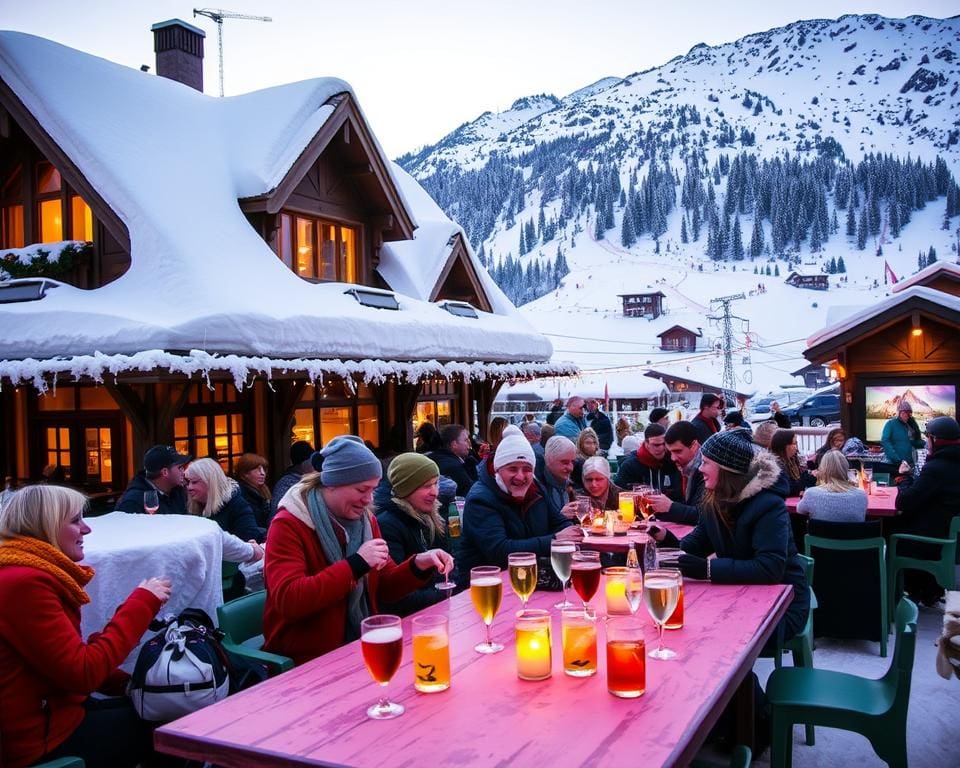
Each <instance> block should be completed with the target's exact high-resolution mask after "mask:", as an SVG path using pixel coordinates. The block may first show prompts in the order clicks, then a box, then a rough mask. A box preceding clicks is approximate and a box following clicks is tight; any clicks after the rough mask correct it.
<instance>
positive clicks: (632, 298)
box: [617, 291, 667, 320]
mask: <svg viewBox="0 0 960 768" xmlns="http://www.w3.org/2000/svg"><path fill="white" fill-rule="evenodd" d="M617 295H618V296H619V297H620V298H621V299H623V316H624V317H646V318H647V319H649V320H655V319H656V318H658V317H660V315H662V314H663V311H664V309H663V300H664V299H665V298H667V297H666V296H665V295H664V294H663V293H662V292H661V291H655V292H654V293H620V294H617Z"/></svg>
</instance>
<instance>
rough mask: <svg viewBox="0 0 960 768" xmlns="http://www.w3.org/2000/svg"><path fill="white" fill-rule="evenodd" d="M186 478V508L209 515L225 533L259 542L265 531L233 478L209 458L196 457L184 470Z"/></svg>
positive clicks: (195, 513) (201, 514) (200, 514)
mask: <svg viewBox="0 0 960 768" xmlns="http://www.w3.org/2000/svg"><path fill="white" fill-rule="evenodd" d="M184 477H185V478H186V481H187V497H188V501H187V511H188V512H189V513H190V514H191V515H199V516H200V517H209V518H211V519H212V520H214V521H215V522H216V523H217V525H219V526H220V527H221V528H222V529H223V530H225V531H226V532H227V533H232V534H233V535H234V536H237V537H239V538H240V539H243V540H244V541H255V542H260V543H262V542H263V540H264V539H265V538H266V535H267V534H266V531H264V529H263V528H261V527H260V526H258V525H257V521H256V519H255V518H254V516H253V510H252V509H250V505H249V504H247V502H246V500H245V499H244V498H243V494H242V493H240V487H239V485H238V484H237V481H236V480H234V479H233V478H230V477H227V476H226V475H225V474H224V473H223V469H221V467H220V465H219V464H218V463H217V462H215V461H214V460H213V459H197V460H196V461H194V462H192V463H191V464H190V466H189V467H187V471H186V472H185V473H184Z"/></svg>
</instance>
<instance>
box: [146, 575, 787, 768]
mask: <svg viewBox="0 0 960 768" xmlns="http://www.w3.org/2000/svg"><path fill="white" fill-rule="evenodd" d="M505 582H506V583H505V585H504V598H503V604H502V606H501V609H500V613H499V614H498V615H497V618H496V620H495V621H494V624H493V634H494V637H495V638H496V639H497V640H498V641H499V642H501V643H503V644H504V645H505V646H506V649H505V650H504V651H502V652H501V653H498V654H494V655H490V656H484V655H481V654H478V653H476V652H474V650H473V646H474V644H475V643H477V642H478V641H479V640H480V639H481V637H482V624H481V623H480V620H479V618H478V617H477V616H476V614H475V613H474V610H473V607H472V604H471V602H470V596H469V594H468V593H466V592H465V593H462V594H460V595H457V596H455V597H454V598H452V599H451V601H450V603H449V605H445V604H442V603H441V604H440V605H437V606H433V607H431V608H429V609H427V611H425V613H426V612H429V613H436V612H443V611H447V610H449V614H450V632H451V640H450V642H451V671H452V676H451V679H452V685H451V688H450V689H449V690H448V691H445V692H443V693H435V694H422V693H417V692H416V691H415V690H414V688H413V673H412V663H411V650H410V644H411V639H410V633H409V619H406V620H404V640H405V648H404V660H403V663H402V665H401V667H400V670H399V671H398V672H397V675H396V677H395V678H394V680H393V682H392V683H391V684H390V688H389V694H390V698H391V699H392V700H394V701H399V702H400V703H402V704H403V705H404V706H405V707H406V712H405V713H404V714H403V715H402V716H400V717H399V718H396V719H394V720H386V721H373V720H369V719H367V717H366V716H365V714H364V713H365V710H366V708H367V707H368V706H369V705H370V704H372V703H373V702H374V701H375V700H376V698H377V693H378V690H377V686H376V685H375V684H374V683H373V681H372V680H371V678H370V677H369V675H368V674H367V671H366V669H365V668H364V666H363V663H362V661H361V657H360V648H359V643H356V642H355V643H351V644H350V645H347V646H344V647H342V648H339V649H337V650H336V651H333V652H331V653H329V654H327V655H326V656H323V657H321V658H319V659H314V660H313V661H311V662H308V663H306V664H304V665H302V666H300V667H297V668H296V669H294V670H291V671H290V672H287V673H285V674H283V675H280V676H279V677H275V678H272V679H271V680H268V681H266V682H264V683H261V684H260V685H258V686H256V687H254V688H251V689H249V690H247V691H244V692H242V693H240V694H237V695H235V696H231V697H230V698H228V699H226V700H224V701H222V702H220V703H219V704H215V705H213V706H212V707H208V708H206V709H203V710H201V711H199V712H196V713H194V714H192V715H189V716H187V717H185V718H182V719H181V720H178V721H176V722H174V723H170V724H169V725H165V726H163V727H161V728H159V729H158V730H157V731H156V734H155V742H156V745H157V748H158V749H159V750H161V751H163V752H167V753H171V754H176V755H180V756H182V757H188V758H192V759H194V760H208V761H211V762H213V763H215V764H217V765H219V766H225V767H226V768H247V767H248V766H267V768H270V767H272V766H293V765H322V766H370V768H383V766H385V765H390V766H394V765H397V766H410V765H419V764H429V765H437V766H447V765H457V766H477V768H481V767H482V768H486V767H487V766H491V765H506V764H508V763H510V764H514V765H544V766H550V765H558V766H568V765H577V766H604V768H610V766H628V765H636V764H638V763H639V764H642V765H645V766H673V765H686V764H687V763H688V762H689V760H690V759H691V758H692V756H693V755H694V754H695V753H696V751H697V750H698V749H699V747H700V746H701V745H702V744H703V741H704V740H705V738H706V736H707V734H708V732H709V730H710V728H711V727H712V726H713V724H714V723H715V722H716V719H717V718H718V717H719V715H720V713H721V711H722V710H723V707H724V706H725V705H726V704H727V702H728V701H730V699H731V697H732V696H733V695H734V692H735V691H736V689H737V687H738V686H739V685H740V683H741V681H742V680H743V679H744V677H745V676H746V674H747V673H748V672H749V671H750V669H751V667H752V666H753V663H754V661H755V659H756V657H757V655H758V653H759V651H760V649H761V647H762V646H763V644H764V643H765V642H766V640H767V639H768V638H769V637H770V635H771V634H772V633H773V631H774V629H775V627H776V624H777V622H778V621H779V620H780V618H781V617H782V616H783V614H784V613H785V612H786V609H787V606H788V605H789V602H790V598H791V595H792V589H791V588H790V587H789V586H785V585H780V584H777V585H770V586H718V585H711V584H707V583H703V582H693V581H688V582H687V583H686V584H685V609H686V611H685V612H686V619H685V620H686V624H685V626H684V628H683V629H680V630H676V631H671V632H668V633H667V645H668V646H669V647H671V648H673V649H674V650H676V651H677V652H678V653H679V658H678V659H675V660H672V661H665V662H664V661H657V660H654V659H649V658H648V659H647V689H646V693H645V694H644V695H643V696H641V697H640V698H638V699H629V700H628V699H618V698H615V697H614V696H611V695H610V694H609V693H607V687H606V663H605V658H604V656H605V652H604V647H605V646H604V640H603V629H602V628H601V629H600V639H599V654H598V657H599V669H598V673H597V674H596V675H595V676H593V677H590V678H572V677H568V676H566V675H564V674H563V670H562V661H563V659H562V654H561V641H560V617H559V612H558V611H556V610H553V609H552V606H553V605H554V603H556V602H557V601H558V599H559V597H560V595H559V593H557V592H536V593H534V595H533V597H532V598H531V600H530V604H529V607H533V608H550V609H551V611H552V614H553V636H552V637H553V676H552V677H551V678H549V679H548V680H545V681H542V682H524V681H521V680H519V679H517V676H516V659H515V644H514V640H513V635H514V630H513V616H514V613H515V612H516V611H517V610H518V609H519V607H520V602H519V600H518V599H517V597H516V596H515V595H514V594H513V592H512V591H511V590H510V587H509V581H507V580H506V579H505ZM569 594H570V595H571V599H576V594H575V593H573V592H572V590H570V591H569ZM603 594H604V590H603V584H601V586H600V590H599V591H598V593H597V595H596V597H595V598H594V600H593V604H594V605H595V606H596V607H598V609H600V611H601V612H602V609H603V605H604V604H603ZM641 612H642V616H643V622H644V626H645V630H646V631H645V634H646V642H647V647H648V649H649V648H651V647H653V643H655V642H656V631H655V628H654V627H653V624H652V622H651V621H650V619H649V617H648V616H647V615H646V613H645V611H644V609H643V608H641Z"/></svg>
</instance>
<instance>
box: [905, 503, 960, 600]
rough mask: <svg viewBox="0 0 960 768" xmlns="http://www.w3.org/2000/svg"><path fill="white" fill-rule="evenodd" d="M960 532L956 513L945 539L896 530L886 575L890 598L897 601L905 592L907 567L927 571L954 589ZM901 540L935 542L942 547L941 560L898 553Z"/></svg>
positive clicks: (959, 518) (959, 516)
mask: <svg viewBox="0 0 960 768" xmlns="http://www.w3.org/2000/svg"><path fill="white" fill-rule="evenodd" d="M958 535H960V515H956V516H955V517H954V518H953V520H952V521H951V522H950V532H949V533H948V534H947V538H945V539H934V538H931V537H929V536H915V535H914V534H912V533H895V534H894V535H893V536H891V537H890V565H889V568H888V569H887V576H888V577H889V579H890V589H889V592H890V600H891V602H892V601H893V600H895V599H896V598H897V597H898V596H899V595H901V594H902V593H903V572H904V571H906V570H910V569H913V570H916V571H926V572H927V573H930V574H933V577H934V578H935V579H936V580H937V584H939V585H940V586H941V587H943V588H944V589H953V588H954V587H955V586H956V584H955V582H956V567H955V566H956V564H957V536H958ZM901 541H912V542H917V543H920V544H936V545H938V546H940V547H942V549H941V550H940V559H939V560H924V559H923V558H920V557H908V556H907V555H898V554H897V546H898V545H899V544H900V542H901Z"/></svg>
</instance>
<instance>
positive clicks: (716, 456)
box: [700, 429, 753, 475]
mask: <svg viewBox="0 0 960 768" xmlns="http://www.w3.org/2000/svg"><path fill="white" fill-rule="evenodd" d="M700 452H701V454H702V455H703V456H704V457H706V458H708V459H710V461H713V462H715V463H717V464H719V465H720V466H721V467H723V468H724V469H726V470H728V471H729V472H733V473H735V474H738V475H743V474H745V473H746V471H747V470H748V469H749V468H750V462H751V461H752V460H753V441H752V440H751V438H750V433H749V432H748V431H747V430H745V429H728V430H727V431H725V432H716V433H714V434H712V435H710V437H708V438H707V439H706V441H704V443H703V445H702V446H701V448H700Z"/></svg>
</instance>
